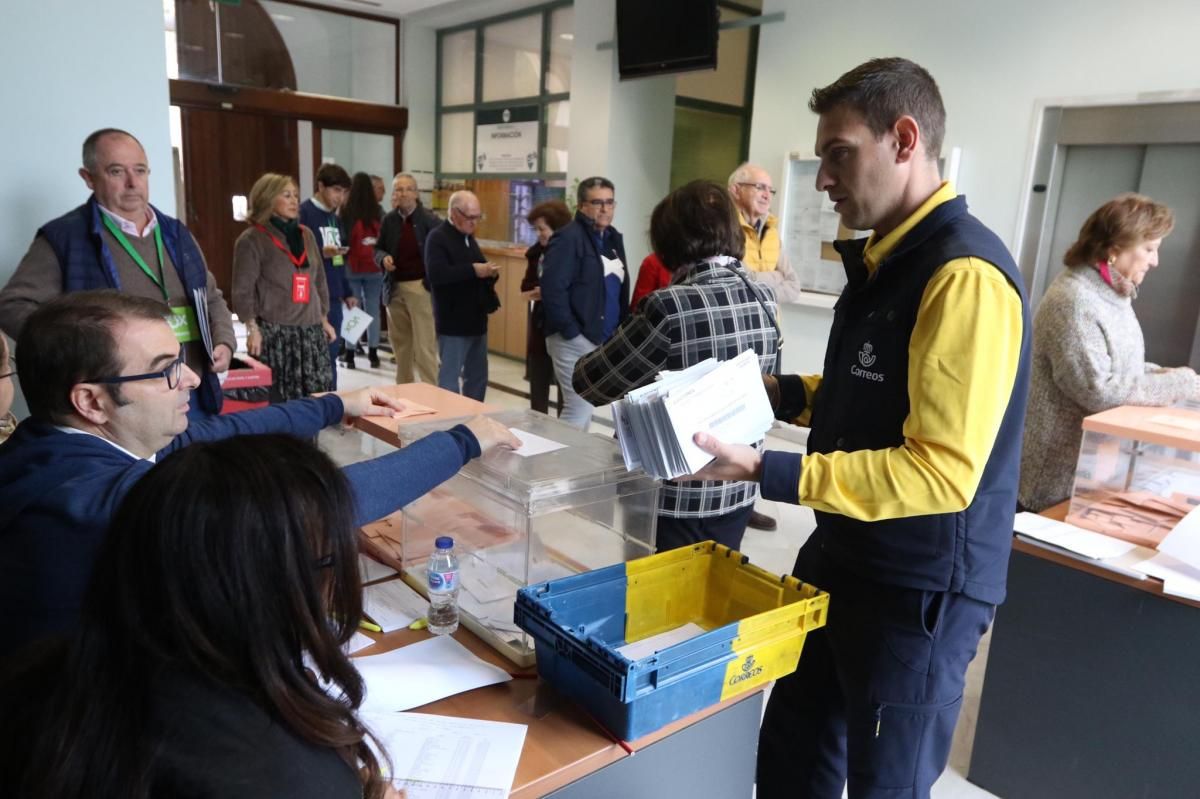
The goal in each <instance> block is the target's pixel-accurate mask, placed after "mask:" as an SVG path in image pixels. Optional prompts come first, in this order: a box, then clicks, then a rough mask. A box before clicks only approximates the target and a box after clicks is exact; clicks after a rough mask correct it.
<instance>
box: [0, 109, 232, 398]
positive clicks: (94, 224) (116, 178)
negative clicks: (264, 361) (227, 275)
mask: <svg viewBox="0 0 1200 799" xmlns="http://www.w3.org/2000/svg"><path fill="white" fill-rule="evenodd" d="M79 175H80V177H82V178H83V181H84V183H85V184H87V187H88V188H89V189H90V190H91V191H92V196H91V197H89V198H88V200H87V202H86V203H84V204H83V205H81V206H79V207H78V208H76V209H75V210H73V211H71V212H70V213H67V214H64V215H63V216H61V217H59V218H58V219H55V220H53V221H50V222H47V223H46V224H45V225H44V226H43V227H42V228H41V229H39V230H38V232H37V236H36V237H35V238H34V240H33V244H31V245H30V247H29V251H28V252H27V253H26V254H25V256H24V257H23V258H22V259H21V263H20V264H19V265H18V266H17V271H16V272H14V273H13V276H12V278H11V279H10V280H9V281H8V285H6V286H5V287H4V290H3V291H0V329H3V330H4V332H5V333H7V334H8V335H9V336H11V337H12V338H14V339H15V338H17V337H18V336H19V335H20V334H21V328H22V327H24V325H25V319H26V318H27V317H28V316H29V315H30V314H31V313H33V312H34V310H36V309H37V307H38V306H39V305H41V304H42V303H44V302H46V301H48V300H50V299H52V298H54V297H57V296H58V295H60V294H63V293H66V292H71V291H85V290H87V289H100V288H113V289H118V290H120V291H122V292H124V293H126V294H132V295H136V296H139V297H150V298H152V299H155V300H162V301H163V302H165V303H166V304H167V305H168V306H170V307H171V326H172V329H173V330H174V331H175V336H176V338H178V339H179V341H180V343H181V344H183V345H184V355H185V357H186V359H187V365H188V366H189V367H190V368H191V369H192V370H193V371H194V372H196V374H198V375H200V385H199V386H198V387H197V389H196V391H195V393H194V395H193V397H192V402H191V413H192V417H193V418H200V417H202V416H206V415H211V414H216V413H220V411H221V386H220V382H219V381H218V379H217V375H218V374H219V373H221V372H224V371H225V370H227V369H228V368H229V362H230V359H231V358H232V356H233V351H234V349H235V348H236V345H237V342H236V340H235V339H234V335H233V322H232V317H231V315H230V313H229V307H228V306H227V305H226V304H225V299H224V298H223V297H222V296H221V290H220V289H219V288H217V284H216V281H215V280H214V279H213V276H212V273H211V272H209V271H208V266H207V265H206V264H205V261H204V255H203V253H201V252H200V248H199V246H197V244H196V240H195V239H194V238H193V237H192V234H191V233H190V232H189V231H188V229H187V228H186V227H184V225H183V223H182V222H180V221H179V220H178V219H174V218H172V217H170V216H167V215H166V214H164V213H163V212H162V211H160V210H158V209H157V208H155V207H154V206H152V205H150V165H149V163H148V162H147V159H146V151H145V150H144V149H142V145H141V143H139V142H138V140H137V139H136V138H134V137H133V135H132V134H129V133H126V132H125V131H123V130H118V129H116V128H102V129H101V130H97V131H95V132H94V133H92V134H91V135H90V136H88V137H87V138H86V139H85V140H84V142H83V166H82V167H81V168H80V170H79Z"/></svg>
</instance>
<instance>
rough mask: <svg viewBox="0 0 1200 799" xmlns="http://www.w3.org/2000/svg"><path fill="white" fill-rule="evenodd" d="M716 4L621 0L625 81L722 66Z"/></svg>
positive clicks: (619, 21) (619, 13) (619, 46)
mask: <svg viewBox="0 0 1200 799" xmlns="http://www.w3.org/2000/svg"><path fill="white" fill-rule="evenodd" d="M717 25H718V16H717V0H617V63H618V66H619V69H620V73H621V77H622V78H636V77H642V76H645V75H661V74H664V73H669V72H687V71H689V70H694V69H716V67H717V35H718V30H717Z"/></svg>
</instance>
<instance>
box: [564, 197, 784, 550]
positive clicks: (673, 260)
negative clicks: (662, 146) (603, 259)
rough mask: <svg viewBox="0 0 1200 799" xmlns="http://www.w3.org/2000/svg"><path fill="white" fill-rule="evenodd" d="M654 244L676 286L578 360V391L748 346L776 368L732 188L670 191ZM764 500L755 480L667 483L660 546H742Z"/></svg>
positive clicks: (767, 292)
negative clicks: (745, 258) (757, 506)
mask: <svg viewBox="0 0 1200 799" xmlns="http://www.w3.org/2000/svg"><path fill="white" fill-rule="evenodd" d="M650 242H651V245H652V246H653V249H654V251H655V252H656V253H658V255H659V257H661V258H662V261H663V263H664V264H665V265H666V266H667V268H668V269H671V270H672V271H673V272H674V277H673V279H672V282H671V284H670V285H669V286H667V287H666V288H663V289H659V290H657V291H654V292H652V293H651V294H649V295H647V296H646V298H645V300H643V301H642V303H641V305H639V306H638V308H637V310H636V312H635V313H634V314H633V315H632V316H630V317H629V318H628V319H626V320H625V321H624V322H622V323H621V326H620V327H618V328H617V331H616V332H615V333H614V334H613V335H612V337H611V338H610V339H609V340H608V341H607V342H605V343H604V345H603V346H601V347H600V348H599V349H597V350H595V351H594V352H592V353H590V354H588V355H585V356H584V357H583V358H581V359H580V360H579V363H578V364H577V365H576V366H575V374H574V385H575V390H576V391H577V392H578V393H579V395H580V396H581V397H583V398H584V399H585V400H587V401H588V402H591V403H593V404H595V405H604V404H608V403H610V402H614V401H616V400H618V399H620V398H621V397H623V396H625V394H627V393H628V392H630V391H632V390H633V389H635V388H638V387H640V386H644V385H646V384H647V383H649V382H651V381H652V380H654V377H655V375H657V374H658V373H659V372H660V371H662V370H664V369H671V370H675V369H686V368H687V367H689V366H693V365H695V364H697V363H700V362H701V361H703V360H705V359H706V358H716V359H717V360H721V361H726V360H729V359H731V358H733V357H735V356H737V355H738V354H740V353H742V352H743V351H745V350H746V349H748V348H749V349H753V350H754V351H755V352H756V353H757V354H758V362H759V367H760V368H761V369H762V372H763V374H772V373H774V372H775V371H776V362H777V359H778V357H779V344H780V336H779V328H778V326H777V325H776V313H777V309H776V305H775V294H774V292H773V291H772V290H771V288H770V287H769V286H766V285H763V284H761V283H753V282H751V280H750V279H749V278H748V277H747V276H746V270H745V269H744V267H743V266H742V263H741V260H740V259H741V258H742V256H743V254H744V251H745V249H744V248H745V243H744V240H743V236H742V231H741V228H740V226H739V224H738V218H737V213H736V211H735V210H734V207H733V202H732V200H731V199H730V197H729V194H728V193H727V192H726V191H725V188H724V187H723V186H719V185H717V184H716V183H712V182H710V181H702V180H697V181H693V182H692V183H689V184H687V185H686V186H683V187H682V188H679V189H676V190H675V191H673V192H671V194H670V195H668V196H667V197H666V198H665V199H664V200H663V201H662V202H660V203H659V204H658V205H657V206H656V207H655V209H654V213H653V214H652V215H651V217H650ZM760 443H761V442H760ZM757 496H758V489H757V486H756V484H754V483H745V482H721V481H682V482H676V481H666V482H664V483H663V490H662V493H661V495H660V499H659V508H658V549H659V551H663V550H667V549H674V548H676V547H682V546H688V545H690V544H693V543H695V542H697V541H704V540H708V539H713V540H715V541H717V542H719V543H722V544H725V545H726V546H729V547H731V548H733V549H737V548H739V547H740V545H741V542H742V535H743V534H744V533H745V531H746V523H747V521H749V519H750V514H751V512H752V511H753V510H754V500H755V499H756V498H757Z"/></svg>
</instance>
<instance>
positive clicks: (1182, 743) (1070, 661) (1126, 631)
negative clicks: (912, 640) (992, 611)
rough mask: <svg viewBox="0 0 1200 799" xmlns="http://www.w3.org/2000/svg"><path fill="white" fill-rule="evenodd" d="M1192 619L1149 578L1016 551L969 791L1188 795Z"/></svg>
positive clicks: (1187, 608) (1199, 691)
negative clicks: (976, 787) (975, 788)
mask: <svg viewBox="0 0 1200 799" xmlns="http://www.w3.org/2000/svg"><path fill="white" fill-rule="evenodd" d="M1044 514H1045V515H1046V516H1050V517H1052V518H1057V519H1062V518H1063V517H1064V516H1065V515H1066V504H1065V503H1064V504H1063V505H1060V506H1057V507H1055V508H1051V509H1049V510H1047V511H1045V512H1044ZM1196 607H1197V603H1195V602H1192V601H1190V600H1186V599H1181V598H1179V597H1171V596H1166V595H1164V594H1163V593H1162V583H1161V582H1160V581H1158V580H1156V579H1154V578H1147V579H1145V580H1137V579H1135V578H1132V577H1129V576H1127V575H1123V574H1118V573H1116V572H1113V571H1110V570H1107V569H1104V568H1102V567H1100V566H1097V565H1094V564H1091V563H1085V562H1082V561H1080V560H1077V559H1075V558H1072V557H1070V556H1069V555H1064V554H1061V553H1059V552H1055V551H1052V550H1048V549H1046V548H1044V547H1040V546H1038V545H1036V544H1031V543H1028V542H1025V541H1022V540H1020V539H1017V540H1015V541H1014V542H1013V555H1012V559H1011V561H1010V563H1009V576H1008V599H1007V601H1006V602H1005V603H1004V604H1003V605H1002V606H1001V607H1000V608H999V610H998V611H997V613H996V623H995V625H994V627H993V630H992V640H991V646H990V648H989V653H988V662H987V669H986V671H985V674H984V681H983V696H982V699H981V702H980V709H979V721H978V725H977V726H976V731H975V743H974V747H973V750H972V756H971V767H970V772H969V774H968V778H969V779H970V780H971V782H974V783H976V784H977V785H979V786H980V787H982V788H985V789H987V790H989V791H991V792H992V793H994V794H996V795H997V796H1002V797H1006V798H1007V797H1022V798H1023V799H1024V798H1025V797H1028V798H1029V799H1037V798H1038V797H1047V799H1049V798H1050V797H1053V798H1054V799H1075V798H1076V797H1078V798H1079V799H1084V798H1085V797H1086V798H1087V799H1093V798H1094V797H1109V796H1112V797H1125V796H1138V797H1178V796H1195V795H1196V786H1197V785H1198V784H1200V758H1197V757H1196V756H1195V752H1194V741H1195V740H1196V739H1197V738H1198V737H1200V719H1198V718H1197V714H1196V712H1195V711H1196V708H1197V707H1200V680H1197V679H1196V664H1197V662H1200V613H1197V612H1196Z"/></svg>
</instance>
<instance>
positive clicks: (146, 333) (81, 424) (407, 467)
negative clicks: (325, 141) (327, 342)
mask: <svg viewBox="0 0 1200 799" xmlns="http://www.w3.org/2000/svg"><path fill="white" fill-rule="evenodd" d="M165 311H166V307H165V306H163V305H161V304H159V303H156V302H154V301H152V300H149V299H145V298H141V297H131V296H128V295H124V294H119V293H117V292H113V291H99V292H97V291H88V292H78V293H75V294H70V295H66V296H64V297H60V298H58V299H56V300H53V301H51V302H49V303H46V304H45V305H43V306H42V307H41V308H40V309H38V311H36V312H35V313H34V314H33V315H31V316H30V317H29V320H28V323H27V324H26V326H25V330H24V331H23V332H22V334H21V338H20V340H19V346H18V350H17V353H18V355H17V366H18V371H19V373H20V375H21V386H22V388H23V389H24V392H25V398H26V400H27V401H28V404H29V410H30V414H31V415H30V418H28V419H26V420H25V421H23V422H22V423H21V424H20V425H18V427H17V430H16V432H15V433H13V435H12V437H11V438H9V440H8V441H6V442H5V443H4V444H3V445H0V607H2V608H4V612H3V613H0V658H2V657H3V656H4V655H5V654H6V653H7V652H11V651H14V650H15V649H16V648H18V647H19V646H21V645H22V644H24V643H26V642H28V641H31V640H33V639H35V638H38V637H41V636H43V635H47V634H51V633H56V632H60V631H63V630H66V629H69V628H70V627H71V626H72V625H74V623H75V621H76V618H77V616H78V613H79V609H80V603H81V601H82V599H83V595H84V590H85V588H86V586H87V583H88V579H89V577H90V575H91V570H92V565H93V561H94V558H95V554H96V552H97V549H98V547H99V544H100V542H101V540H102V539H103V537H104V534H105V532H106V530H107V528H108V522H109V519H110V518H112V516H113V513H114V512H115V510H116V508H117V506H118V505H120V503H121V500H122V499H123V498H124V496H125V494H126V493H127V492H128V491H129V489H130V488H131V487H132V486H133V485H134V484H135V483H136V482H137V481H138V480H140V479H141V477H142V475H144V474H145V473H146V472H147V471H148V470H149V469H150V467H151V466H152V465H153V464H154V463H155V462H156V461H157V459H159V458H162V457H165V456H167V455H169V454H170V453H172V452H174V451H175V450H177V449H180V448H181V447H184V446H187V445H188V444H190V443H191V442H193V441H212V440H216V439H221V438H228V437H230V436H234V435H243V434H255V433H292V434H294V435H296V436H300V437H303V438H311V437H313V436H315V435H316V434H317V433H318V432H319V431H320V430H321V429H322V428H324V427H327V426H329V425H332V424H336V423H338V422H340V421H342V420H343V419H344V418H345V417H348V416H362V415H386V414H390V413H391V412H392V411H394V410H399V409H401V408H403V403H402V402H400V401H398V400H396V399H394V398H392V397H390V396H389V395H388V394H386V393H384V392H383V391H381V390H379V389H363V390H361V391H356V392H348V393H346V394H326V395H324V396H321V397H315V398H309V399H302V400H294V401H292V402H286V403H281V404H278V405H272V406H271V407H269V408H264V409H261V410H254V411H245V412H243V413H237V414H232V415H229V416H216V417H212V418H210V419H204V420H201V421H197V422H195V423H193V424H191V425H190V426H189V424H188V418H187V409H188V397H189V391H190V390H191V389H192V388H194V387H195V386H196V385H197V384H198V382H199V378H198V377H197V376H196V373H195V372H193V371H192V370H191V369H189V368H188V367H187V365H186V364H185V363H184V361H183V355H182V353H181V351H180V349H181V348H180V345H179V342H178V340H177V339H176V338H175V336H174V334H173V333H172V331H171V328H170V327H169V326H168V325H167V323H166V322H165V321H164V318H163V317H164V313H165ZM497 444H507V445H517V444H518V442H517V441H516V439H515V438H513V437H512V435H511V434H510V433H509V432H508V431H507V430H506V429H504V428H503V426H502V425H499V424H498V423H496V422H494V421H492V420H491V419H485V418H480V419H478V420H473V421H472V422H470V423H469V424H468V425H465V426H459V427H456V428H454V429H452V430H450V431H448V432H446V433H434V434H432V435H430V436H427V437H426V438H424V439H422V440H420V441H418V442H415V443H414V444H413V445H412V446H409V447H405V448H404V449H402V450H397V451H396V452H393V453H390V454H388V455H384V456H383V457H381V458H376V459H374V460H372V461H366V462H363V463H357V464H354V465H352V466H349V467H347V468H346V476H347V477H348V478H349V479H350V483H351V486H352V488H353V489H354V493H355V500H356V505H357V511H358V513H357V516H358V520H359V522H360V523H366V522H368V521H372V520H375V519H379V518H381V517H383V516H386V515H387V514H389V513H392V512H394V511H395V510H397V509H399V508H400V507H402V506H403V505H405V504H407V503H408V502H410V501H412V500H414V499H416V498H417V497H419V496H421V495H422V494H424V493H425V492H426V491H428V490H430V489H431V488H433V487H434V486H436V485H437V484H439V483H441V482H442V481H444V480H446V479H448V478H450V477H451V476H453V475H454V474H455V473H456V472H457V471H458V470H459V469H460V468H461V467H462V466H463V464H464V463H466V462H467V461H468V460H470V459H471V458H473V457H475V456H477V455H479V454H480V451H481V448H482V449H487V448H490V447H492V446H495V445H497ZM263 532H264V534H269V531H263ZM131 578H132V576H131Z"/></svg>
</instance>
